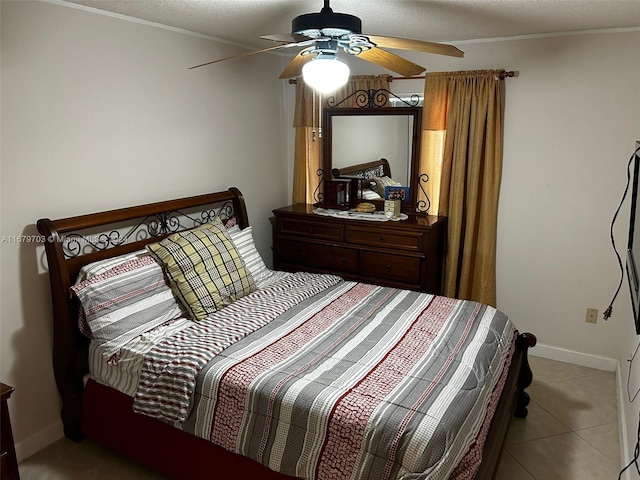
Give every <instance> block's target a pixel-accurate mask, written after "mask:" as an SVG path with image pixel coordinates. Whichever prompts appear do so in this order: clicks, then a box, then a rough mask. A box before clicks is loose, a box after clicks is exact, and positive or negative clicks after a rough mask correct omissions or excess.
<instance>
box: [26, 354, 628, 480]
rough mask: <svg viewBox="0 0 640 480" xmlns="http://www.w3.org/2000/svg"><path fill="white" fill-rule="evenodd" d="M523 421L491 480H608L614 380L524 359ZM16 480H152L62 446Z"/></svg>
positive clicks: (125, 464) (121, 461)
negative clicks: (528, 376) (527, 373)
mask: <svg viewBox="0 0 640 480" xmlns="http://www.w3.org/2000/svg"><path fill="white" fill-rule="evenodd" d="M530 363H531V368H532V370H533V375H534V381H533V384H532V385H531V387H529V389H528V391H529V394H530V395H531V404H530V405H529V415H528V417H527V418H526V419H524V420H521V419H514V420H513V422H512V424H511V428H510V430H509V435H508V437H507V445H506V448H505V451H504V452H503V456H502V462H501V464H500V468H499V471H498V475H497V480H556V479H557V480H600V479H603V480H605V479H606V480H615V479H616V478H617V476H618V470H619V463H620V460H619V459H620V453H619V447H618V421H617V420H618V419H617V410H616V385H615V383H616V382H615V374H613V373H609V372H602V371H600V370H594V369H591V368H586V367H580V366H576V365H571V364H568V363H562V362H555V361H553V360H547V359H544V358H539V357H530ZM20 476H21V478H22V480H75V479H82V480H107V479H109V480H111V479H114V478H117V479H120V480H160V479H166V477H164V476H162V475H159V474H157V473H155V472H152V471H150V470H149V469H147V468H146V467H144V466H141V465H139V464H137V463H135V462H133V461H131V460H129V459H127V458H124V457H123V456H121V455H119V454H118V453H115V452H113V451H110V450H107V449H105V448H102V447H101V446H99V445H97V444H95V443H94V442H91V441H88V440H85V441H83V442H81V443H79V444H76V443H73V442H71V441H69V440H66V439H63V440H60V441H58V442H56V443H54V444H53V445H51V446H49V447H47V448H45V449H44V450H42V451H40V452H38V453H37V454H36V455H34V456H32V457H30V458H28V459H26V460H25V461H23V462H21V463H20Z"/></svg>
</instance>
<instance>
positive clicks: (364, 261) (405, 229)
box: [273, 204, 446, 293]
mask: <svg viewBox="0 0 640 480" xmlns="http://www.w3.org/2000/svg"><path fill="white" fill-rule="evenodd" d="M313 210H314V206H313V205H305V204H295V205H290V206H288V207H283V208H278V209H277V210H274V211H273V213H274V215H275V225H274V235H273V264H274V268H275V269H276V270H288V271H308V272H320V273H333V274H336V275H340V276H341V277H343V278H345V279H346V280H358V281H361V282H367V283H373V284H376V285H385V286H392V287H399V288H407V289H410V290H420V291H423V292H430V293H441V277H442V256H443V251H444V235H445V223H446V218H444V217H435V216H426V215H423V214H409V218H408V219H407V220H401V221H387V222H372V221H366V220H356V219H351V218H344V219H343V218H336V217H328V216H323V215H317V214H314V213H313Z"/></svg>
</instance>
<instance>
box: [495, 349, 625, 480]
mask: <svg viewBox="0 0 640 480" xmlns="http://www.w3.org/2000/svg"><path fill="white" fill-rule="evenodd" d="M530 364H531V369H532V370H533V379H534V380H533V384H532V385H531V386H530V387H529V389H528V392H529V395H530V396H531V403H530V404H529V415H528V416H527V418H526V419H517V418H516V419H514V420H513V421H512V422H511V427H510V429H509V434H508V436H507V442H506V448H505V451H504V452H503V457H502V462H501V463H500V468H499V471H498V475H497V480H515V479H518V480H534V479H535V480H556V479H557V480H578V479H580V480H583V479H588V480H600V479H602V480H605V479H606V480H615V479H616V478H618V472H619V470H620V449H619V438H618V414H617V406H616V405H617V401H616V396H617V394H616V376H615V374H614V373H610V372H603V371H600V370H594V369H592V368H587V367H581V366H578V365H572V364H569V363H563V362H556V361H553V360H548V359H544V358H539V357H533V356H532V357H530Z"/></svg>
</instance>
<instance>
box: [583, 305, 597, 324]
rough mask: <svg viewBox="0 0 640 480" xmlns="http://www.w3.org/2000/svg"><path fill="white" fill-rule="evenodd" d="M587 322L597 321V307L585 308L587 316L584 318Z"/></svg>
mask: <svg viewBox="0 0 640 480" xmlns="http://www.w3.org/2000/svg"><path fill="white" fill-rule="evenodd" d="M585 321H586V322H587V323H596V322H597V321H598V309H597V308H587V317H586V318H585Z"/></svg>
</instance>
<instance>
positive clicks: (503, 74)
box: [387, 70, 516, 82]
mask: <svg viewBox="0 0 640 480" xmlns="http://www.w3.org/2000/svg"><path fill="white" fill-rule="evenodd" d="M499 76H500V78H506V77H515V76H516V72H514V71H513V70H509V71H502V72H500V74H499ZM387 78H388V79H389V81H390V82H392V81H394V80H420V79H423V78H427V77H426V75H420V76H419V77H393V76H391V75H389V77H387Z"/></svg>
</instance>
